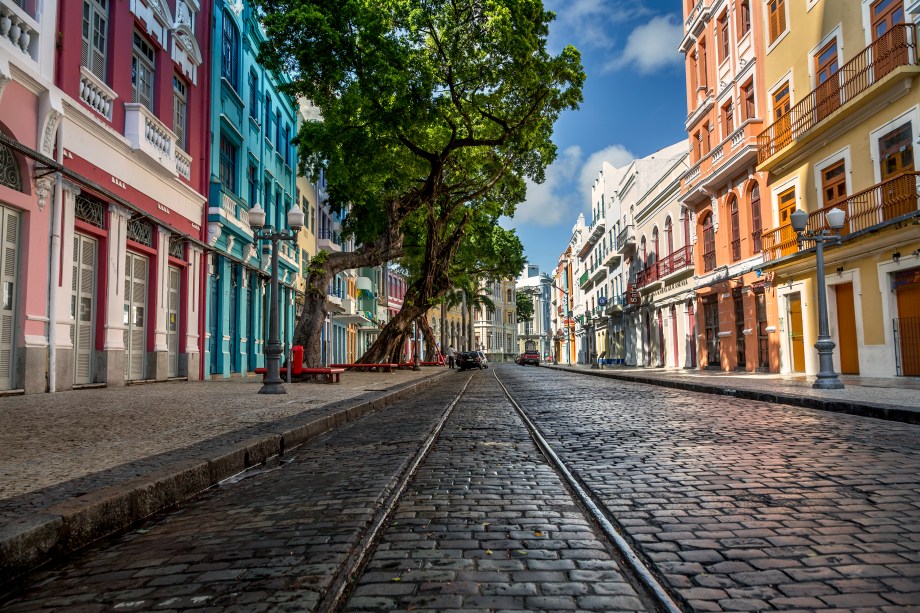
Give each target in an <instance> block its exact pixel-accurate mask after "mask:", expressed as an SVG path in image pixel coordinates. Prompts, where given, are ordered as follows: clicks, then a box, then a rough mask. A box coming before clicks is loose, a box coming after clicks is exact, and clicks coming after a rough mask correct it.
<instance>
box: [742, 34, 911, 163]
mask: <svg viewBox="0 0 920 613" xmlns="http://www.w3.org/2000/svg"><path fill="white" fill-rule="evenodd" d="M918 74H920V67H918V56H917V26H916V25H915V24H899V25H896V26H893V27H892V28H891V29H890V30H889V31H888V32H886V33H885V34H883V35H882V36H881V38H879V39H878V40H877V41H875V42H873V43H872V44H871V45H869V46H868V47H866V48H865V49H863V50H862V51H860V52H859V53H858V54H856V57H854V58H853V59H852V60H850V61H849V62H847V63H846V64H844V65H843V66H842V67H841V68H840V70H838V71H837V72H836V73H835V74H834V75H833V76H832V77H831V78H830V79H828V80H827V81H825V82H824V83H822V84H820V85H819V86H818V87H817V88H815V89H814V90H812V91H811V92H810V93H809V94H808V95H806V96H805V97H804V98H803V99H802V100H801V101H800V102H799V103H798V104H796V105H795V106H794V107H792V108H791V109H790V110H789V112H788V113H786V114H785V115H784V116H783V117H780V118H779V119H777V120H776V121H775V122H774V123H773V124H772V125H770V126H769V127H768V128H767V129H766V130H764V131H763V132H762V133H761V134H760V135H759V136H758V137H757V161H758V163H759V164H760V165H761V166H760V169H761V170H772V169H774V168H776V167H777V166H779V165H780V164H781V163H782V162H783V161H786V160H791V159H792V158H793V156H795V154H796V152H797V151H801V150H802V148H803V146H804V145H805V144H807V143H810V142H812V141H814V140H815V139H817V138H818V137H820V136H822V135H824V134H826V132H828V131H829V130H831V129H832V128H833V127H834V126H837V125H840V124H841V123H842V122H846V121H847V120H848V119H849V121H850V123H852V122H854V121H857V120H860V118H858V117H856V115H855V113H854V109H855V108H857V107H860V106H865V107H870V106H874V105H873V102H874V103H876V104H877V106H878V108H882V107H883V106H885V105H887V104H889V103H890V102H891V99H889V98H881V96H882V95H883V94H885V93H886V92H888V91H890V90H894V92H893V94H892V95H893V97H900V96H902V95H904V94H906V93H907V92H908V91H909V89H910V88H909V87H908V86H905V87H902V88H900V89H898V88H897V87H896V86H897V85H898V83H899V82H902V79H901V78H900V77H907V78H913V77H915V76H917V75H918ZM824 140H826V139H822V140H821V142H822V143H823V142H824Z"/></svg>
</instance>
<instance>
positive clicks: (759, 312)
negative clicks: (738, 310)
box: [754, 284, 770, 368]
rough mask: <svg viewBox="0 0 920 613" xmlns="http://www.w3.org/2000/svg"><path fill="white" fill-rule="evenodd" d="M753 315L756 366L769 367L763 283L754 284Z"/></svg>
mask: <svg viewBox="0 0 920 613" xmlns="http://www.w3.org/2000/svg"><path fill="white" fill-rule="evenodd" d="M754 315H755V317H756V318H757V367H758V368H770V334H769V332H767V297H766V296H765V295H764V286H763V284H760V285H755V286H754Z"/></svg>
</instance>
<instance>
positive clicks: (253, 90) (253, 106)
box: [249, 70, 259, 121]
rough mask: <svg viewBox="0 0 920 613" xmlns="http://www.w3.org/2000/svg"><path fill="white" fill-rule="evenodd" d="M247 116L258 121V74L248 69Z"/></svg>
mask: <svg viewBox="0 0 920 613" xmlns="http://www.w3.org/2000/svg"><path fill="white" fill-rule="evenodd" d="M249 117H251V118H252V119H255V120H256V121H259V75H257V74H256V71H255V70H250V71H249Z"/></svg>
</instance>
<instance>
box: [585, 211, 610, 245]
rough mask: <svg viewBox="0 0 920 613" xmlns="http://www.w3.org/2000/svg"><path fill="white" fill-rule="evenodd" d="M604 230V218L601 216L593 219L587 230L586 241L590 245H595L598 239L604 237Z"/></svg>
mask: <svg viewBox="0 0 920 613" xmlns="http://www.w3.org/2000/svg"><path fill="white" fill-rule="evenodd" d="M605 230H606V227H605V225H604V216H603V215H601V216H600V217H599V218H597V219H595V220H594V221H593V222H592V223H591V227H589V228H588V241H590V242H591V244H594V245H596V244H597V241H599V240H600V238H601V237H602V236H603V235H604V231H605Z"/></svg>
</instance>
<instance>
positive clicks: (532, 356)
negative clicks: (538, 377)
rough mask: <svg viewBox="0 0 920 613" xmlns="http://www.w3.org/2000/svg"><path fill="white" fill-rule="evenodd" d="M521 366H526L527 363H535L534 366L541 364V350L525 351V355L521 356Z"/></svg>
mask: <svg viewBox="0 0 920 613" xmlns="http://www.w3.org/2000/svg"><path fill="white" fill-rule="evenodd" d="M520 364H521V366H526V365H527V364H533V365H534V366H539V365H540V352H539V351H525V352H524V355H522V356H521V362H520Z"/></svg>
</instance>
